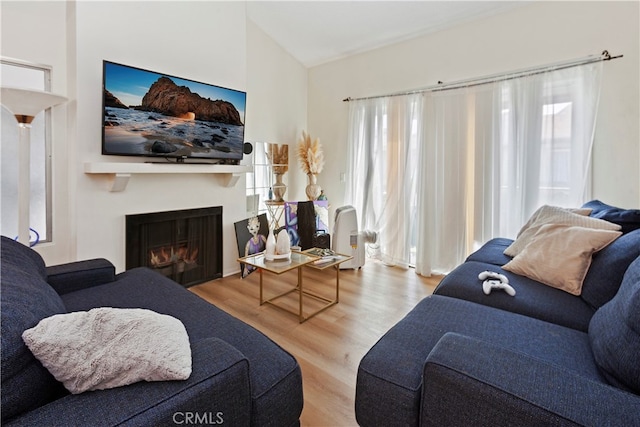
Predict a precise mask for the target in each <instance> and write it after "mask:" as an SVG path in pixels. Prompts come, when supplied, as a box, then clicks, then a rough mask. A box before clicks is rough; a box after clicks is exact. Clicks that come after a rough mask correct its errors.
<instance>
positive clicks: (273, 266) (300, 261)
mask: <svg viewBox="0 0 640 427" xmlns="http://www.w3.org/2000/svg"><path fill="white" fill-rule="evenodd" d="M314 250H315V248H312V249H309V250H307V251H304V252H297V251H291V260H290V261H267V260H266V259H265V257H264V253H261V254H256V255H250V256H246V257H242V258H238V262H241V263H244V264H248V265H251V266H253V267H256V268H257V269H258V270H259V272H260V305H263V304H271V305H273V306H275V307H278V308H280V309H282V310H285V311H288V312H289V313H293V314H296V315H297V316H298V320H299V321H300V323H302V322H304V321H305V320H308V319H310V318H312V317H313V316H315V315H316V314H318V313H321V312H322V311H324V310H326V309H327V308H329V307H331V306H333V305H335V304H337V303H338V301H339V295H340V276H339V275H340V269H339V266H340V264H341V263H343V262H345V261H348V260H350V259H351V258H353V257H351V256H347V255H341V254H335V255H334V258H333V259H331V260H328V259H322V257H320V256H316V255H313V251H314ZM305 266H306V267H311V268H314V269H316V270H325V269H327V268H330V267H334V268H335V269H336V282H335V285H336V287H335V290H336V294H335V298H334V299H331V298H326V297H324V296H322V295H318V294H316V293H314V292H311V291H308V290H306V289H304V285H303V280H302V279H303V274H302V270H303V267H305ZM295 269H298V282H297V284H296V286H295V287H294V288H291V289H288V290H287V291H285V292H282V293H280V294H278V295H276V296H274V297H271V298H268V299H265V298H264V281H263V277H262V276H263V270H266V271H268V272H270V273H273V274H278V275H279V274H282V273H286V272H287V271H291V270H295ZM295 292H297V293H298V310H297V312H296V311H293V310H291V309H289V308H288V307H285V306H284V305H280V304H278V301H277V300H278V299H279V298H282V297H284V296H286V295H289V294H291V293H295ZM305 297H310V298H313V299H315V300H318V301H321V302H323V303H324V305H322V307H320V308H319V309H317V310H315V311H313V312H312V313H309V314H307V315H305V314H304V311H303V309H304V298H305Z"/></svg>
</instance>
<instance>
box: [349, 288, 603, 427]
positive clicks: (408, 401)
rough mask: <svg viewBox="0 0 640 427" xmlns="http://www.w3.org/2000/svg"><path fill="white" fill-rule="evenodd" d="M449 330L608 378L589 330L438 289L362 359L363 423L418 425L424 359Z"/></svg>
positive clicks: (359, 411) (359, 407) (359, 394)
mask: <svg viewBox="0 0 640 427" xmlns="http://www.w3.org/2000/svg"><path fill="white" fill-rule="evenodd" d="M480 292H482V291H480ZM447 332H454V333H458V334H461V335H465V336H468V337H472V338H477V339H479V340H482V341H485V342H487V343H490V344H495V345H499V346H501V347H503V348H506V349H510V350H513V351H516V352H519V353H523V354H525V355H528V356H530V357H532V358H535V359H538V360H540V361H544V362H547V363H550V364H554V365H556V366H558V367H560V368H562V369H566V370H567V371H568V372H573V373H577V374H579V375H583V376H585V377H587V378H589V379H591V380H593V381H595V382H598V383H603V382H604V381H605V380H604V378H603V377H602V375H601V374H600V373H599V371H598V368H597V366H596V364H595V362H594V361H593V357H592V355H591V349H590V347H589V338H588V336H587V334H586V333H584V332H579V331H576V330H573V329H569V328H564V327H561V326H558V325H554V324H552V323H548V322H542V321H540V320H537V319H532V318H530V317H526V316H520V315H517V314H513V313H508V312H506V311H504V310H497V309H495V308H491V307H486V306H483V305H480V304H474V303H471V302H468V301H463V300H459V299H457V298H448V297H443V296H438V295H433V296H430V297H427V298H424V299H423V300H422V301H420V303H418V304H417V305H416V307H414V308H413V310H411V312H409V313H408V314H407V316H405V318H404V319H402V320H401V321H400V322H399V323H397V324H396V325H395V326H394V327H393V328H391V329H390V330H389V331H388V332H387V333H386V334H385V335H384V336H383V337H382V338H381V339H380V340H379V341H378V342H377V343H376V344H375V345H374V346H373V347H372V348H371V349H370V350H369V352H368V353H367V354H366V355H365V356H364V358H363V359H362V361H361V362H360V365H359V367H358V375H357V381H356V420H357V421H358V424H360V425H385V426H390V425H394V426H408V425H419V417H420V396H421V391H422V372H423V369H424V366H425V362H426V360H427V358H428V356H429V354H430V353H431V351H432V349H433V348H434V347H435V346H436V344H437V343H438V342H439V340H440V339H441V338H442V337H443V336H444V335H445V334H446V333H447ZM400 350H401V351H400ZM495 369H497V370H499V369H500V367H499V366H496V367H495ZM514 381H517V378H514ZM363 391H366V392H363ZM383 402H384V404H382V403H383ZM480 424H482V423H480Z"/></svg>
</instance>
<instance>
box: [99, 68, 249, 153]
mask: <svg viewBox="0 0 640 427" xmlns="http://www.w3.org/2000/svg"><path fill="white" fill-rule="evenodd" d="M102 75H103V81H102V89H103V91H102V93H103V99H102V104H103V123H102V154H106V155H122V156H148V157H155V158H156V159H155V160H160V161H163V159H164V161H166V160H168V161H174V160H175V161H184V160H187V159H198V160H200V161H204V162H212V163H215V162H223V163H229V164H237V163H239V161H240V160H242V155H243V146H244V117H245V106H246V98H247V94H246V92H242V91H238V90H233V89H228V88H224V87H220V86H215V85H212V84H208V83H200V82H196V81H193V80H189V79H184V78H180V77H175V76H170V75H168V74H163V73H158V72H154V71H148V70H144V69H141V68H136V67H132V66H128V65H122V64H117V63H114V62H110V61H103V73H102ZM176 159H177V160H176ZM214 160H215V161H214Z"/></svg>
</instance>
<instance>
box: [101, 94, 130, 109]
mask: <svg viewBox="0 0 640 427" xmlns="http://www.w3.org/2000/svg"><path fill="white" fill-rule="evenodd" d="M104 106H105V107H113V108H127V109H128V108H129V107H127V106H126V105H124V104H123V103H122V102H120V100H119V99H118V98H117V97H116V96H115V95H114V94H112V93H111V92H109V91H108V90H106V89H105V90H104Z"/></svg>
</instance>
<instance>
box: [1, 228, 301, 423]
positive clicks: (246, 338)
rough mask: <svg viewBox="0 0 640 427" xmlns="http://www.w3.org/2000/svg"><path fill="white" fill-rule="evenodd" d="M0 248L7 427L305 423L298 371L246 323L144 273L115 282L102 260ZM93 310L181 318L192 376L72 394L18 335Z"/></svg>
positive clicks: (10, 245) (9, 244) (6, 244)
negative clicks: (59, 259) (50, 261)
mask: <svg viewBox="0 0 640 427" xmlns="http://www.w3.org/2000/svg"><path fill="white" fill-rule="evenodd" d="M1 250H2V254H1V264H2V271H1V281H2V284H1V289H0V292H1V296H2V308H1V310H2V319H1V321H2V367H1V368H2V425H3V426H4V425H6V426H36V425H40V426H73V425H78V426H84V425H91V426H115V425H119V426H120V425H122V426H125V425H126V426H151V425H153V426H161V425H171V426H173V425H176V424H184V425H189V424H191V425H193V424H221V423H224V424H225V425H233V426H278V427H280V426H292V425H299V417H300V413H301V411H302V405H303V397H302V377H301V371H300V367H299V365H298V363H297V361H296V360H295V359H294V358H293V357H292V356H291V355H290V354H289V353H287V352H286V351H284V350H283V349H282V348H280V347H279V346H278V345H277V344H275V343H274V342H273V341H271V340H270V339H269V338H267V337H266V336H265V335H263V334H262V333H260V332H258V331H257V330H255V329H254V328H252V327H250V326H249V325H247V324H245V323H243V322H241V321H240V320H238V319H236V318H234V317H232V316H230V315H229V314H227V313H225V312H223V311H222V310H220V309H218V308H216V307H215V306H213V305H211V304H209V303H208V302H206V301H204V300H202V299H201V298H199V297H198V296H196V295H194V294H193V293H191V292H189V291H187V290H186V289H184V288H183V287H182V286H180V285H178V284H176V283H175V282H173V281H171V280H169V279H167V278H165V277H164V276H162V275H159V274H157V273H155V272H153V271H151V270H149V269H146V268H136V269H132V270H129V271H126V272H124V273H120V274H117V275H116V274H115V269H114V267H113V265H112V264H111V263H109V262H108V261H106V260H103V259H97V260H89V261H80V262H76V263H71V264H65V265H59V266H52V267H45V264H44V262H43V260H42V258H41V257H40V256H39V255H38V254H37V253H36V252H35V251H33V250H32V249H30V248H27V247H26V246H23V245H21V244H19V243H16V242H14V241H13V240H10V239H7V238H5V237H2V241H1ZM95 307H114V308H145V309H148V310H152V311H154V312H157V313H161V314H165V315H169V316H173V317H175V318H177V319H179V320H180V321H181V322H182V323H183V324H184V327H185V329H186V331H187V333H188V336H189V342H190V346H191V356H192V372H191V375H190V377H189V378H188V379H186V380H181V381H158V382H145V381H142V382H137V383H134V384H130V385H126V386H122V387H117V388H111V389H107V390H96V391H87V392H84V393H80V394H70V393H69V392H67V391H66V389H65V388H64V387H63V386H62V384H61V383H59V382H58V381H56V379H55V378H54V377H53V376H52V375H51V374H50V373H49V372H48V371H47V370H46V369H45V368H44V367H43V365H42V364H41V363H40V362H39V361H38V360H37V359H36V358H35V357H34V356H33V354H32V353H31V352H30V350H29V348H27V347H26V346H25V343H24V342H23V340H22V338H21V336H22V333H23V332H24V331H25V330H26V329H29V328H32V327H34V326H35V325H36V324H37V323H38V322H39V321H40V320H42V319H44V318H48V317H50V316H53V315H56V314H61V313H67V312H76V311H88V310H90V309H93V308H95Z"/></svg>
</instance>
